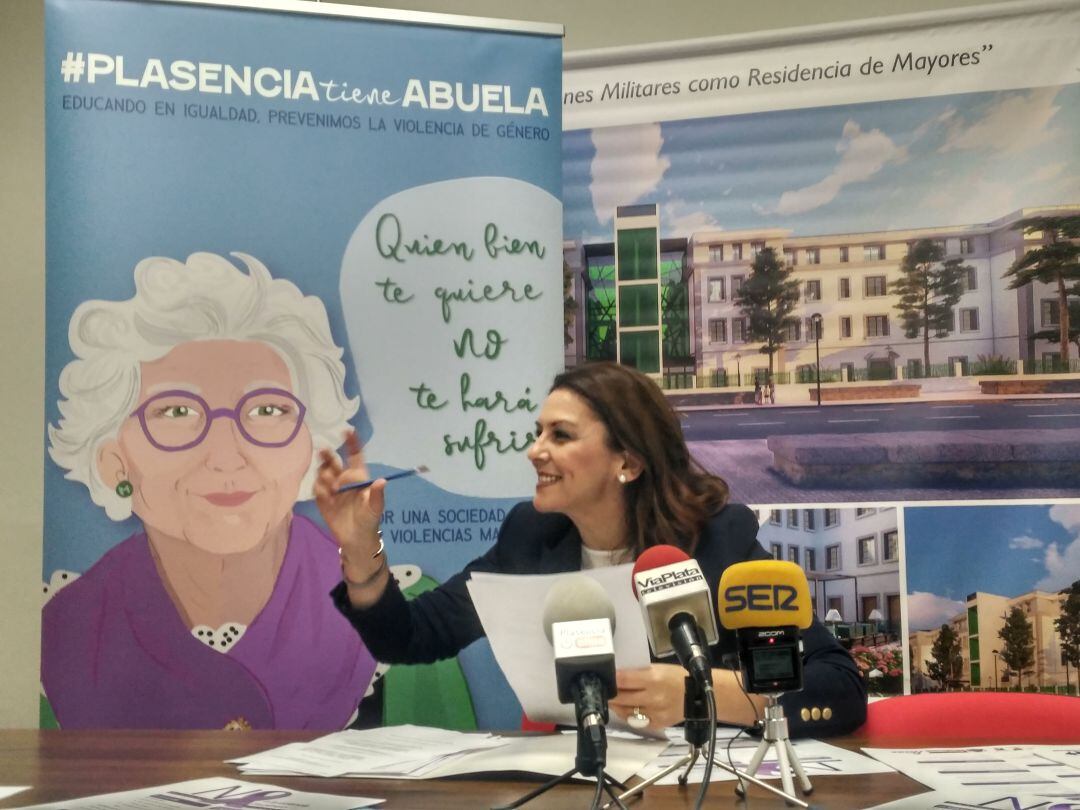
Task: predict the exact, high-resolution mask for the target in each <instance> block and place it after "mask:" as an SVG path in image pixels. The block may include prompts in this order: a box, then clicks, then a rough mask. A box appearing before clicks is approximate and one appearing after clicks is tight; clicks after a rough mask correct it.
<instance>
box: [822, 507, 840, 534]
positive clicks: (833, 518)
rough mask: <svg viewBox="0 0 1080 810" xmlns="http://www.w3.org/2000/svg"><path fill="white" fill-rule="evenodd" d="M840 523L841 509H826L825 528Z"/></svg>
mask: <svg viewBox="0 0 1080 810" xmlns="http://www.w3.org/2000/svg"><path fill="white" fill-rule="evenodd" d="M839 525H840V510H839V509H826V510H825V528H826V529H831V528H832V527H833V526H839Z"/></svg>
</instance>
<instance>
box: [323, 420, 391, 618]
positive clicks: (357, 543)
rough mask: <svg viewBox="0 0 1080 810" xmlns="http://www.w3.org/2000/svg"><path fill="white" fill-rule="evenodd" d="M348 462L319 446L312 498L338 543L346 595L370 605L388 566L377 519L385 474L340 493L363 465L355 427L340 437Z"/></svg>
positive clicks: (361, 473) (358, 477)
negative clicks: (375, 479)
mask: <svg viewBox="0 0 1080 810" xmlns="http://www.w3.org/2000/svg"><path fill="white" fill-rule="evenodd" d="M345 452H346V458H347V464H346V465H344V466H343V465H342V464H341V461H340V459H339V458H338V456H337V454H336V453H334V452H333V451H331V450H322V451H321V452H320V458H321V459H322V461H321V463H320V464H319V471H318V475H317V477H316V479H315V503H316V504H317V505H318V507H319V512H320V513H322V516H323V520H325V521H326V525H327V527H328V528H329V529H330V532H331V533H332V534H333V536H334V539H335V540H336V541H337V543H338V545H339V546H340V547H341V568H342V576H343V579H344V580H345V582H346V583H347V584H348V586H349V598H350V600H351V601H352V603H353V604H354V605H356V606H358V607H363V606H365V605H369V604H372V603H373V602H375V601H377V600H378V598H379V597H380V596H381V595H382V592H383V590H384V589H385V587H386V582H387V579H388V574H387V573H386V572H387V571H388V570H389V569H388V567H387V564H386V555H385V554H383V553H382V538H381V537H380V535H379V520H380V518H381V517H382V512H383V505H384V503H385V496H384V492H385V489H386V481H385V479H382V478H380V479H379V480H378V481H376V482H375V483H374V484H372V485H371V486H370V487H366V488H364V489H354V490H350V491H348V492H343V493H341V494H340V495H339V494H338V490H339V489H340V488H341V487H342V486H344V485H345V484H351V483H355V482H357V481H364V480H366V479H367V477H368V470H367V467H366V466H365V464H364V454H363V452H361V450H360V439H359V437H357V435H356V432H355V431H349V432H348V433H347V434H346V436H345Z"/></svg>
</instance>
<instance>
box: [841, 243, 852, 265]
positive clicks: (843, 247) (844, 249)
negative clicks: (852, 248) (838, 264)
mask: <svg viewBox="0 0 1080 810" xmlns="http://www.w3.org/2000/svg"><path fill="white" fill-rule="evenodd" d="M849 260H850V259H849V254H848V246H847V245H841V246H840V261H842V262H846V261H849Z"/></svg>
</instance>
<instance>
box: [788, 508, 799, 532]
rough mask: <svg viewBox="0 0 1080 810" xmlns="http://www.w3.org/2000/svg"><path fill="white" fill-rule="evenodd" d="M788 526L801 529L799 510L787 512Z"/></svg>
mask: <svg viewBox="0 0 1080 810" xmlns="http://www.w3.org/2000/svg"><path fill="white" fill-rule="evenodd" d="M787 525H788V526H790V527H791V528H793V529H797V528H799V510H798V509H788V510H787Z"/></svg>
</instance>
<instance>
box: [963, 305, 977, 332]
mask: <svg viewBox="0 0 1080 810" xmlns="http://www.w3.org/2000/svg"><path fill="white" fill-rule="evenodd" d="M978 328H979V310H978V309H962V310H960V331H961V332H975V331H977V330H978Z"/></svg>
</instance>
